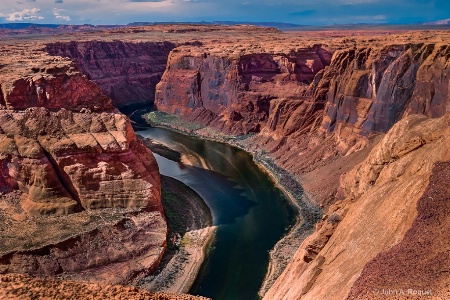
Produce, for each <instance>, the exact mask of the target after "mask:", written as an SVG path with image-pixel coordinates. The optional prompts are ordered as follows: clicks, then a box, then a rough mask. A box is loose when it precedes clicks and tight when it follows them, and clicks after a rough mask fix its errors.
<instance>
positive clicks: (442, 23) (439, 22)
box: [425, 19, 450, 25]
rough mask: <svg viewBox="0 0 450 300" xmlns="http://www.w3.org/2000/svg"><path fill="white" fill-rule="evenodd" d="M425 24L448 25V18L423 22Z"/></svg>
mask: <svg viewBox="0 0 450 300" xmlns="http://www.w3.org/2000/svg"><path fill="white" fill-rule="evenodd" d="M425 25H450V19H445V20H440V21H435V22H429V23H425Z"/></svg>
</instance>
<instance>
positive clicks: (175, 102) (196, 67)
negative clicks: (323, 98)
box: [155, 46, 331, 134]
mask: <svg viewBox="0 0 450 300" xmlns="http://www.w3.org/2000/svg"><path fill="white" fill-rule="evenodd" d="M330 60H331V53H330V52H328V51H327V50H326V49H324V48H322V47H321V46H313V47H309V48H302V49H299V50H297V51H294V50H293V51H291V52H288V53H274V54H269V53H267V54H266V53H254V54H251V53H250V54H246V55H242V56H235V55H217V54H213V55H211V54H209V53H207V52H202V51H201V49H198V50H197V51H194V52H191V49H189V48H188V47H179V48H177V49H176V50H174V51H172V52H171V54H170V56H169V61H168V66H167V70H166V72H165V73H164V75H163V77H162V80H161V82H160V83H159V84H158V85H157V91H156V98H155V105H156V107H157V108H158V110H160V111H163V112H167V113H172V114H179V115H182V116H184V117H186V118H189V119H191V120H193V121H195V122H198V123H202V124H207V125H210V126H213V127H215V128H218V129H220V130H223V131H225V132H229V133H233V134H247V133H250V132H259V131H260V130H261V128H262V127H263V126H265V124H266V123H267V120H268V118H269V110H270V105H271V104H270V103H271V101H272V100H274V99H279V98H292V97H294V96H295V95H298V94H299V90H300V89H301V86H302V84H303V87H305V84H306V83H309V82H310V81H312V79H313V78H314V76H315V75H316V74H317V73H318V72H319V71H320V70H322V69H323V68H324V66H327V65H328V64H329V63H330Z"/></svg>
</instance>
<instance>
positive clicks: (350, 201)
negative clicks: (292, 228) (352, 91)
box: [264, 114, 450, 299]
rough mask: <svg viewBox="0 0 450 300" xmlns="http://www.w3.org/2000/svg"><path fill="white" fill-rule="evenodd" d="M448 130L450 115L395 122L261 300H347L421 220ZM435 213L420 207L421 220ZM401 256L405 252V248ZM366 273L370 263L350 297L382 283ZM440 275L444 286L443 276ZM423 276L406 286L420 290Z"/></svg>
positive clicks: (345, 180)
mask: <svg viewBox="0 0 450 300" xmlns="http://www.w3.org/2000/svg"><path fill="white" fill-rule="evenodd" d="M449 133H450V115H449V114H446V115H445V116H443V117H441V118H438V119H429V118H426V117H423V116H417V115H412V116H409V117H406V118H405V119H403V120H401V121H399V122H398V123H397V124H396V125H394V126H393V128H392V129H391V130H390V131H389V132H388V133H387V135H386V136H385V137H384V138H383V139H382V141H381V142H380V143H379V144H378V145H377V146H375V147H374V148H373V150H372V151H371V153H370V154H369V156H368V157H367V158H366V160H365V161H364V162H362V163H361V164H359V165H358V166H356V167H355V168H354V169H353V170H352V171H351V172H349V173H347V174H345V175H344V176H343V177H342V179H341V190H340V193H341V198H342V200H340V201H338V202H337V203H335V204H333V205H332V206H331V207H330V208H329V212H328V215H326V216H325V217H324V218H323V220H322V221H321V222H319V223H318V224H317V225H316V228H317V230H316V232H315V233H314V234H313V235H311V236H310V237H308V238H307V239H306V240H305V241H304V242H303V244H302V245H301V247H300V248H299V250H298V251H297V253H296V255H295V257H294V258H293V260H292V262H291V263H290V265H289V266H288V267H287V268H286V270H285V271H284V273H283V274H282V275H281V276H280V277H279V278H278V280H277V281H276V282H275V284H274V285H273V286H272V288H271V289H270V290H269V291H268V293H267V294H266V295H265V297H264V299H345V298H346V297H347V295H348V294H349V292H350V290H351V288H352V286H353V285H354V283H355V281H356V280H357V279H358V277H359V275H360V274H361V272H362V271H363V269H364V268H365V266H366V265H367V264H368V263H369V262H370V261H371V260H373V259H374V258H375V257H376V256H377V255H379V253H382V252H384V251H388V250H389V249H395V248H392V247H393V246H395V245H396V244H398V243H400V242H401V241H402V240H403V239H409V236H408V235H406V236H405V234H406V233H407V231H408V230H410V228H411V227H413V223H414V222H421V221H420V219H417V221H415V220H416V218H417V204H418V203H420V202H419V199H421V198H422V197H423V195H424V193H425V191H426V189H427V186H428V189H433V187H432V184H434V183H435V181H433V179H431V181H430V176H431V175H432V173H433V167H434V165H435V164H436V163H439V162H445V161H448V160H449V159H450V149H449V148H448V145H449V143H450V140H449ZM430 184H431V185H430ZM445 197H448V195H446V196H445ZM447 206H448V205H447ZM433 211H434V208H433V205H426V207H424V205H423V204H419V213H420V215H423V214H427V215H430V214H433ZM419 218H422V217H420V216H419ZM349 228H351V230H349ZM413 228H414V227H413ZM398 247H400V246H396V248H398ZM436 247H437V248H436V249H435V250H434V251H436V253H445V251H447V250H446V249H447V248H446V247H447V245H446V244H445V243H441V244H440V245H436ZM392 251H394V250H392ZM398 251H399V252H401V253H402V254H400V255H408V251H409V250H406V249H405V248H402V249H400V250H398ZM411 251H416V250H412V249H411ZM388 253H389V252H388ZM416 253H418V252H416ZM386 255H387V254H386ZM435 258H436V259H437V260H439V261H441V260H440V259H442V257H440V258H438V257H437V256H436V257H435ZM396 263H401V260H400V261H398V262H396ZM382 264H383V263H382ZM371 265H372V266H373V265H374V264H373V263H372V264H371ZM370 269H372V270H373V267H372V268H371V267H370V265H369V266H368V267H367V269H366V270H367V271H366V273H363V275H362V278H361V279H359V281H358V284H357V285H356V287H355V288H354V293H355V294H358V292H357V291H358V290H359V291H361V287H362V286H364V288H365V289H364V290H363V291H365V292H367V294H365V295H366V296H370V297H372V296H374V295H372V294H371V293H372V290H371V289H370V288H369V289H367V287H374V288H377V287H379V285H377V284H373V285H371V283H370V282H369V283H368V281H367V279H368V278H367V275H368V274H370V273H367V272H370V271H369V270H370ZM387 272H389V271H387ZM421 274H422V276H423V275H424V274H428V273H426V272H424V273H421ZM402 276H403V275H402ZM404 276H409V275H404ZM411 276H413V275H412V274H411ZM428 276H431V275H428ZM444 277H445V279H444V282H446V284H447V286H448V276H444ZM428 279H431V278H428ZM428 279H427V278H422V280H421V281H417V282H416V284H414V286H410V287H408V288H411V289H414V288H417V286H418V285H420V283H426V282H428V281H427V280H428ZM364 280H366V281H364ZM390 284H392V285H390V288H391V290H395V289H397V290H399V289H403V288H405V285H401V284H399V285H397V282H390ZM387 286H388V285H387V284H385V285H384V287H387ZM445 286H446V285H445V284H437V285H434V287H436V290H434V293H435V294H436V295H441V296H443V295H446V294H445V293H446V292H447V291H446V289H445ZM422 288H423V289H426V287H425V286H423V287H422ZM444 298H445V297H444ZM350 299H353V298H352V297H350ZM361 299H365V298H361ZM370 299H372V298H370ZM402 299H403V298H402Z"/></svg>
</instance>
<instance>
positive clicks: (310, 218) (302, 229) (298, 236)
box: [144, 112, 322, 296]
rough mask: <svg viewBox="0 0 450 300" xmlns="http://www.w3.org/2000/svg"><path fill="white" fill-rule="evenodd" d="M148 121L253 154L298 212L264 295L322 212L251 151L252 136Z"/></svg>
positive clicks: (168, 119) (155, 115)
mask: <svg viewBox="0 0 450 300" xmlns="http://www.w3.org/2000/svg"><path fill="white" fill-rule="evenodd" d="M144 119H146V120H147V122H148V123H149V124H151V125H152V126H154V127H161V128H167V129H170V130H172V131H176V132H179V133H182V134H186V135H189V136H193V137H197V138H202V139H207V140H211V141H215V142H220V143H225V144H229V145H231V146H234V147H237V148H240V149H242V150H244V151H246V152H248V153H251V154H252V156H253V160H254V162H255V163H256V164H257V165H258V167H259V168H260V169H261V170H262V171H264V172H265V173H266V174H267V175H268V176H269V177H270V178H271V179H272V181H273V182H274V183H275V185H276V186H277V187H278V188H279V189H280V190H281V191H282V192H283V193H284V195H285V196H286V198H287V199H288V200H289V203H290V204H291V205H292V207H293V208H294V209H295V210H296V211H297V218H296V220H295V224H294V225H293V226H291V228H289V231H288V233H287V234H286V235H285V236H284V237H283V238H282V239H281V240H279V241H278V243H277V244H276V245H275V246H274V248H273V249H272V250H271V251H270V252H269V256H270V262H269V267H268V271H267V274H266V277H265V279H264V282H263V284H262V286H261V290H260V292H259V294H260V296H262V295H264V293H265V292H266V291H267V290H268V289H269V288H270V286H271V285H272V284H273V282H274V281H275V280H276V278H277V277H278V276H279V275H280V274H281V273H282V272H283V270H284V269H285V267H286V266H287V264H288V263H289V261H290V260H291V259H292V257H293V256H294V254H295V252H296V251H297V249H298V247H299V246H300V244H301V242H302V241H303V240H304V239H305V238H306V237H307V236H308V235H309V234H311V233H312V232H313V231H314V224H315V223H316V222H317V221H318V220H320V218H321V217H322V212H321V210H320V208H318V207H317V206H316V205H315V204H313V202H312V201H310V200H309V199H310V197H311V196H310V195H308V193H307V192H305V191H304V189H303V187H302V186H301V184H300V183H299V182H298V181H297V180H296V179H295V177H294V176H293V175H291V174H290V173H288V172H287V171H286V170H284V169H282V168H280V167H279V166H277V165H276V164H275V163H274V161H273V160H272V159H270V157H268V156H267V155H265V153H264V152H262V151H258V152H255V151H251V150H250V148H249V147H248V146H247V145H246V142H247V140H248V138H250V137H251V135H248V136H237V137H236V136H230V135H225V134H223V133H221V132H218V131H215V130H214V129H212V128H208V127H205V126H202V125H200V124H194V123H192V122H186V121H184V120H182V119H181V118H179V117H177V116H173V115H168V114H165V113H161V112H151V113H149V114H147V115H146V116H145V117H144Z"/></svg>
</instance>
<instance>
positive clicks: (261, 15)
mask: <svg viewBox="0 0 450 300" xmlns="http://www.w3.org/2000/svg"><path fill="white" fill-rule="evenodd" d="M449 18H450V0H334V1H332V0H0V23H8V22H30V23H45V24H94V25H100V24H110V25H113V24H127V23H131V22H200V21H238V22H239V21H241V22H242V21H245V22H284V23H294V24H302V25H332V24H353V23H394V24H399V23H400V24H407V23H422V22H430V21H438V20H443V19H449Z"/></svg>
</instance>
